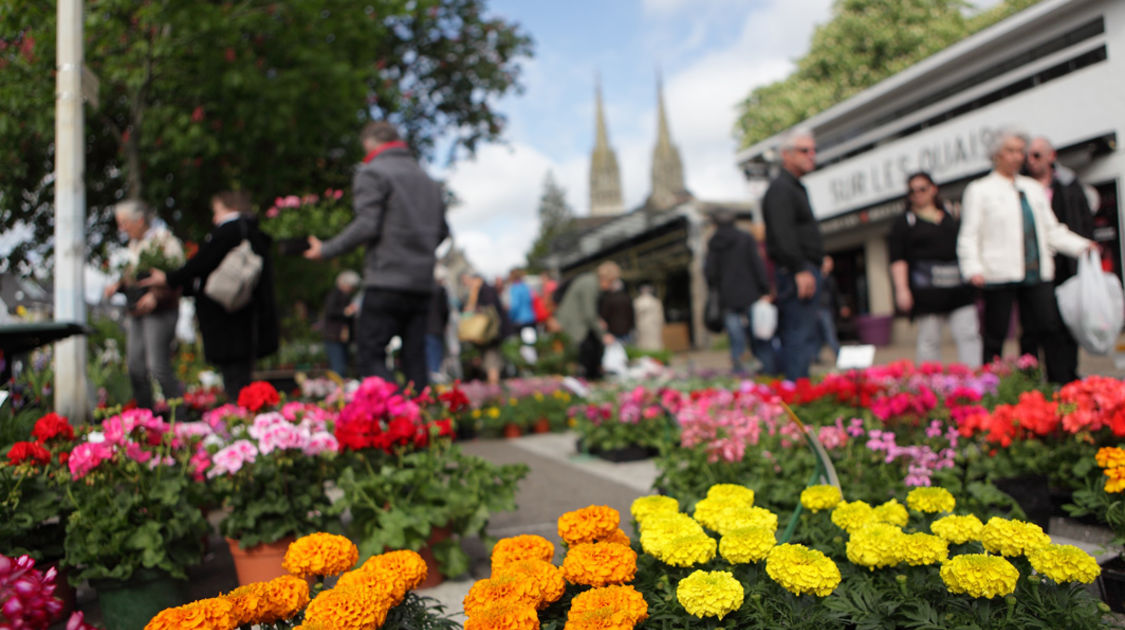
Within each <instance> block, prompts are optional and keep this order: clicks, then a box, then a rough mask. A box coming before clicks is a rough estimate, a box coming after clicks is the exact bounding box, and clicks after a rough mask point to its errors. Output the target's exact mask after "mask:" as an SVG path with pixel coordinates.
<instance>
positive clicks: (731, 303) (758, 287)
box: [703, 212, 777, 375]
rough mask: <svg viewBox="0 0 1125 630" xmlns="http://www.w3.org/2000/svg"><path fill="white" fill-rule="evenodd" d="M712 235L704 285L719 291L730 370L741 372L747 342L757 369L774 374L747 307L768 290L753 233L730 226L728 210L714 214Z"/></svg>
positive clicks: (768, 348)
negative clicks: (728, 346)
mask: <svg viewBox="0 0 1125 630" xmlns="http://www.w3.org/2000/svg"><path fill="white" fill-rule="evenodd" d="M714 221H715V234H714V235H712V236H711V240H710V241H708V242H707V258H706V259H705V260H704V263H703V275H704V276H705V277H706V278H707V285H708V286H709V287H711V288H712V289H717V290H718V291H719V306H720V307H721V308H722V309H723V324H724V326H726V329H727V335H728V336H729V339H730V363H731V371H732V372H734V373H735V374H737V375H742V374H745V372H746V371H745V369H744V368H743V367H742V353H743V351H745V350H746V342H747V340H749V341H750V352H751V353H752V354H753V355H754V356H755V357H756V358H757V359H758V361H759V362H761V364H762V367H761V372H762V373H765V374H776V373H777V359H776V356H775V354H774V350H773V346H772V344H771V340H769V339H759V338H757V337H756V336H754V332H753V326H752V324H753V311H752V309H751V307H752V306H753V305H754V302H757V301H758V299H759V298H761V297H762V296H767V295H768V294H769V292H770V285H769V280H768V279H767V278H766V266H765V264H763V263H762V258H761V256H759V255H758V243H757V241H755V240H754V236H753V235H751V234H750V233H748V232H744V231H742V230H740V229H738V228H737V227H735V225H734V216H733V215H732V214H730V213H729V212H720V213H716V214H715V216H714Z"/></svg>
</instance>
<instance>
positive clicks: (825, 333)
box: [813, 306, 840, 358]
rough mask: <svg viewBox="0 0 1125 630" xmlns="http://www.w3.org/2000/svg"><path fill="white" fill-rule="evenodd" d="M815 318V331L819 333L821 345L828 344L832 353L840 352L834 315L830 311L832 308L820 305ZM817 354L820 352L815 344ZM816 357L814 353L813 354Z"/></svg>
mask: <svg viewBox="0 0 1125 630" xmlns="http://www.w3.org/2000/svg"><path fill="white" fill-rule="evenodd" d="M818 316H819V317H818V318H817V331H818V332H819V334H820V343H821V345H824V344H828V347H829V348H832V354H834V355H835V354H840V339H839V337H837V336H836V317H835V316H834V315H833V313H832V309H830V308H825V307H823V306H822V307H820V313H818ZM816 350H817V354H819V353H820V346H817V349H816ZM813 357H814V358H815V357H816V354H814V355H813Z"/></svg>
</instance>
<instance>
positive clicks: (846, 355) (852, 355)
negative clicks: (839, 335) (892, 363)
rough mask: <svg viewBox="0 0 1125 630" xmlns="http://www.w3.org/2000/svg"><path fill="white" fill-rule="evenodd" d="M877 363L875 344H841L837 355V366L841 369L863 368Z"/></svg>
mask: <svg viewBox="0 0 1125 630" xmlns="http://www.w3.org/2000/svg"><path fill="white" fill-rule="evenodd" d="M873 363H875V346H872V345H862V346H840V352H839V354H837V355H836V368H837V369H840V370H862V369H864V368H869V367H871V365H872V364H873Z"/></svg>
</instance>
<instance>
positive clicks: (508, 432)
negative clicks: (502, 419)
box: [504, 422, 523, 438]
mask: <svg viewBox="0 0 1125 630" xmlns="http://www.w3.org/2000/svg"><path fill="white" fill-rule="evenodd" d="M521 435H523V431H522V430H520V425H518V424H515V423H512V422H509V423H508V424H505V425H504V437H506V438H518V437H519V436H521Z"/></svg>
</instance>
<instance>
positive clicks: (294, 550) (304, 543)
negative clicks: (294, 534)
mask: <svg viewBox="0 0 1125 630" xmlns="http://www.w3.org/2000/svg"><path fill="white" fill-rule="evenodd" d="M358 560H359V549H357V548H356V546H355V543H353V542H352V541H350V540H348V539H347V538H345V537H343V536H337V535H335V534H325V533H317V534H309V535H308V536H302V537H301V538H298V539H297V540H295V541H293V543H292V544H290V545H289V549H287V550H286V551H285V560H284V561H282V563H281V566H283V567H284V568H285V570H286V571H288V572H290V573H292V574H293V575H296V576H298V577H310V576H313V575H339V574H341V573H343V572H344V571H347V570H348V569H350V568H352V567H353V566H355V563H356V561H358Z"/></svg>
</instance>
